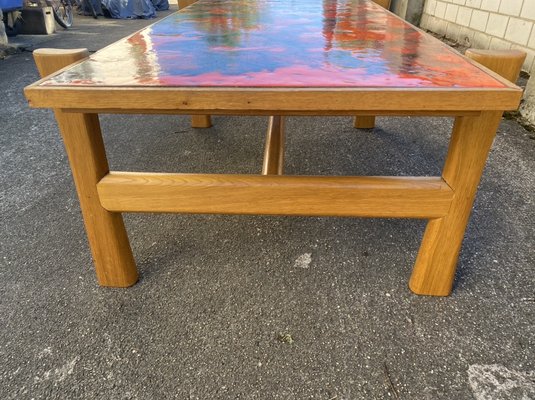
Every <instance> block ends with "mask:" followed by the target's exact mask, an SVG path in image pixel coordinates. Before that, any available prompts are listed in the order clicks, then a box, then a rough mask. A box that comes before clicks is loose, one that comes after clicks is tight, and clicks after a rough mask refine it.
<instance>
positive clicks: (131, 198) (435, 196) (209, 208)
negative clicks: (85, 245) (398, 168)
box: [97, 172, 454, 218]
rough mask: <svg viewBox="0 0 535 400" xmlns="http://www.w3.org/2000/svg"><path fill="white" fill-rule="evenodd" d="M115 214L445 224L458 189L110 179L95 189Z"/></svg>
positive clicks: (425, 184)
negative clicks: (411, 220) (300, 217)
mask: <svg viewBox="0 0 535 400" xmlns="http://www.w3.org/2000/svg"><path fill="white" fill-rule="evenodd" d="M97 190H98V195H99V199H100V203H101V204H102V207H104V208H105V209H106V210H108V211H113V212H174V213H196V214H267V215H311V216H338V217H342V216H348V217H385V218H392V217H404V218H440V217H444V216H445V215H447V213H448V210H449V208H450V205H451V203H452V200H453V195H454V193H453V190H452V189H451V188H450V187H449V186H448V184H447V183H446V182H444V181H443V180H442V179H441V178H420V177H410V178H409V177H333V176H276V175H268V176H259V175H224V174H172V173H129V172H111V173H109V174H107V175H106V176H104V177H103V178H102V179H101V180H100V181H99V183H98V184H97Z"/></svg>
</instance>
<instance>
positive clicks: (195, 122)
mask: <svg viewBox="0 0 535 400" xmlns="http://www.w3.org/2000/svg"><path fill="white" fill-rule="evenodd" d="M211 126H212V118H210V116H209V115H192V116H191V127H192V128H210V127H211Z"/></svg>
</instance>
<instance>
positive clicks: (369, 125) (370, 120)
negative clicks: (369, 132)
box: [353, 115, 375, 129]
mask: <svg viewBox="0 0 535 400" xmlns="http://www.w3.org/2000/svg"><path fill="white" fill-rule="evenodd" d="M353 126H354V127H355V128H357V129H373V128H375V116H374V115H359V116H356V117H355V119H354V121H353Z"/></svg>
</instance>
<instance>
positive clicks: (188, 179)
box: [25, 70, 521, 296]
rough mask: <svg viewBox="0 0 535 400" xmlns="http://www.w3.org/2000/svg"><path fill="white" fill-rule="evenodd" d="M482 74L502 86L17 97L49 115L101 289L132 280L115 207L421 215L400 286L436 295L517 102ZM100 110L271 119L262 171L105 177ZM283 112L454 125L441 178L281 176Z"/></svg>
mask: <svg viewBox="0 0 535 400" xmlns="http://www.w3.org/2000/svg"><path fill="white" fill-rule="evenodd" d="M486 72H487V73H488V74H490V75H492V76H493V77H494V78H495V79H497V80H498V81H500V82H502V83H503V84H504V85H505V88H499V89H466V88H464V89H457V88H451V89H450V88H445V89H439V90H437V89H432V90H430V89H425V88H414V89H403V90H398V89H384V88H355V89H332V88H328V89H298V90H297V89H292V88H262V89H236V88H209V89H208V88H191V87H189V88H188V87H165V88H161V87H144V88H120V89H110V88H98V87H61V86H59V87H52V86H46V85H41V83H42V82H43V81H44V80H41V81H38V82H36V83H35V84H33V85H30V86H28V87H27V88H26V89H25V94H26V96H27V98H28V99H29V102H30V105H31V106H34V107H42V108H52V109H54V111H55V115H56V119H57V121H58V125H59V129H60V132H61V134H62V136H63V140H64V143H65V148H66V151H67V154H68V157H69V161H70V164H71V169H72V173H73V177H74V181H75V184H76V189H77V192H78V196H79V199H80V205H81V209H82V213H83V217H84V222H85V226H86V230H87V236H88V239H89V244H90V247H91V251H92V255H93V259H94V263H95V267H96V274H97V278H98V282H99V284H100V285H103V286H113V287H127V286H130V285H133V284H134V283H135V282H136V281H137V279H138V275H137V270H136V265H135V261H134V257H133V255H132V251H131V248H130V244H129V241H128V237H127V233H126V230H125V227H124V224H123V219H122V216H121V213H122V212H173V213H221V214H267V215H311V216H346V217H387V218H391V217H403V218H423V219H428V220H429V222H428V225H427V228H426V230H425V233H424V237H423V240H422V244H421V247H420V250H419V253H418V256H417V259H416V263H415V266H414V269H413V272H412V276H411V278H410V282H409V286H410V288H411V290H412V291H413V292H414V293H417V294H422V295H435V296H445V295H448V294H449V293H450V292H451V289H452V285H453V280H454V275H455V270H456V265H457V259H458V255H459V251H460V248H461V244H462V240H463V236H464V232H465V228H466V225H467V222H468V219H469V216H470V211H471V208H472V204H473V201H474V198H475V194H476V191H477V186H478V184H479V180H480V177H481V174H482V171H483V168H484V166H485V162H486V159H487V155H488V152H489V150H490V148H491V145H492V143H493V140H494V136H495V133H496V130H497V128H498V125H499V123H500V119H501V115H502V112H503V110H509V109H515V108H516V107H517V106H518V103H519V101H520V97H521V90H520V89H519V88H518V87H516V86H514V85H513V84H511V83H510V82H508V81H506V80H505V79H503V78H501V77H500V76H499V75H497V74H494V73H493V72H491V71H489V70H486ZM57 73H61V70H59V71H58V72H57ZM99 113H121V114H125V113H135V114H189V115H212V114H216V115H236V114H241V115H266V116H272V117H271V118H270V124H269V129H268V135H267V140H266V151H265V158H264V164H263V168H262V174H259V175H233V174H178V173H136V172H110V171H109V167H108V162H107V159H106V152H105V148H104V143H103V140H102V135H101V131H100V125H99V118H98V114H99ZM286 115H325V116H329V115H352V116H354V115H357V116H358V115H395V116H400V115H423V116H453V117H455V124H454V128H453V133H452V136H451V141H450V145H449V149H448V154H447V158H446V162H445V165H444V168H443V172H442V176H440V177H381V176H378V177H327V176H286V175H283V168H282V165H283V153H284V116H286ZM273 116H275V117H273Z"/></svg>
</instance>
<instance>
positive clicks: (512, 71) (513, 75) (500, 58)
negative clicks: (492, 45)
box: [465, 49, 526, 83]
mask: <svg viewBox="0 0 535 400" xmlns="http://www.w3.org/2000/svg"><path fill="white" fill-rule="evenodd" d="M465 55H466V57H468V58H470V59H472V60H474V61H477V62H478V63H480V64H481V65H484V66H485V67H487V68H488V69H490V70H492V71H494V72H496V73H497V74H498V75H501V76H503V77H504V78H505V79H507V80H509V81H510V82H513V83H515V82H516V81H517V79H518V76H519V75H520V71H521V70H522V65H523V64H524V60H525V59H526V52H524V51H522V50H479V49H468V50H466V53H465Z"/></svg>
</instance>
